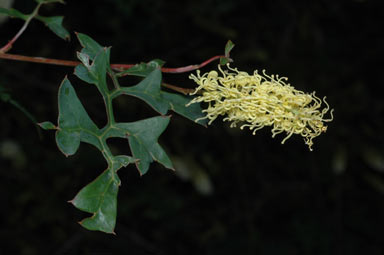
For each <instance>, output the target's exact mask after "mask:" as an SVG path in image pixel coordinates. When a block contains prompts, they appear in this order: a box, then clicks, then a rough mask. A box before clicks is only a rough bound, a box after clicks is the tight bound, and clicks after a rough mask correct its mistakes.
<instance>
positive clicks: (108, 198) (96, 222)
mask: <svg viewBox="0 0 384 255" xmlns="http://www.w3.org/2000/svg"><path fill="white" fill-rule="evenodd" d="M119 186H120V179H119V177H118V176H117V174H116V172H115V170H114V169H112V168H111V167H110V168H108V169H107V170H105V171H104V172H103V173H102V174H101V175H100V176H99V177H97V178H96V180H94V181H93V182H91V183H90V184H88V185H87V186H85V187H84V188H83V189H82V190H80V192H79V193H78V194H77V195H76V196H75V198H74V199H73V200H72V201H70V202H71V203H72V204H73V205H74V206H75V207H76V208H78V209H80V210H82V211H85V212H88V213H93V216H92V217H89V218H86V219H84V220H82V221H81V222H80V224H81V225H82V226H83V227H85V228H86V229H89V230H99V231H103V232H106V233H114V232H113V231H114V228H115V225H116V212H117V192H118V189H119Z"/></svg>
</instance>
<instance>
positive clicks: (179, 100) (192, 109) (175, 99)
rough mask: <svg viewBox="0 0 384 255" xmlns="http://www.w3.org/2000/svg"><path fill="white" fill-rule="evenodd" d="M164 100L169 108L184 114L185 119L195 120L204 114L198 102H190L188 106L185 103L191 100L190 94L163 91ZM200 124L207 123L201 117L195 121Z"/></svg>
mask: <svg viewBox="0 0 384 255" xmlns="http://www.w3.org/2000/svg"><path fill="white" fill-rule="evenodd" d="M162 95H163V98H164V100H166V101H167V102H168V104H169V108H170V109H171V110H172V111H174V112H177V113H178V114H180V115H182V116H184V117H185V118H187V119H190V120H192V121H195V120H197V119H199V118H203V117H204V116H205V114H203V112H202V109H201V106H200V104H192V105H190V106H188V107H186V106H185V105H186V104H188V103H189V102H190V101H191V100H192V97H191V96H184V95H180V94H173V93H168V92H165V91H163V92H162ZM197 123H198V124H200V125H203V126H206V124H207V123H208V120H207V119H201V120H199V121H198V122H197Z"/></svg>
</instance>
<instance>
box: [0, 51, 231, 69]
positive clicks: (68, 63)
mask: <svg viewBox="0 0 384 255" xmlns="http://www.w3.org/2000/svg"><path fill="white" fill-rule="evenodd" d="M0 58H3V59H10V60H16V61H24V62H33V63H40V64H50V65H58V66H77V65H79V64H81V63H80V62H78V61H71V60H62V59H54V58H42V57H29V56H23V55H15V54H9V53H1V51H0ZM220 58H227V57H226V56H214V57H212V58H210V59H208V60H206V61H204V62H203V63H201V64H199V65H189V66H184V67H175V68H168V67H162V68H161V71H162V72H163V73H186V72H191V71H193V70H196V69H199V68H202V67H204V66H206V65H208V64H209V63H211V62H213V61H215V60H217V59H220ZM133 66H134V64H111V68H112V69H114V70H117V71H123V70H126V69H129V68H131V67H133Z"/></svg>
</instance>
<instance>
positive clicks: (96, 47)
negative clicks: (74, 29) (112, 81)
mask: <svg viewBox="0 0 384 255" xmlns="http://www.w3.org/2000/svg"><path fill="white" fill-rule="evenodd" d="M76 35H77V39H78V40H79V42H80V44H81V46H83V49H82V51H81V52H82V53H84V54H87V55H88V56H89V57H90V59H91V60H93V59H94V58H95V57H96V55H97V54H98V53H99V52H100V51H101V50H102V49H103V48H104V47H103V46H101V45H100V44H98V43H97V42H96V41H95V40H93V39H92V38H91V37H89V36H88V35H86V34H82V33H76ZM108 59H109V58H108Z"/></svg>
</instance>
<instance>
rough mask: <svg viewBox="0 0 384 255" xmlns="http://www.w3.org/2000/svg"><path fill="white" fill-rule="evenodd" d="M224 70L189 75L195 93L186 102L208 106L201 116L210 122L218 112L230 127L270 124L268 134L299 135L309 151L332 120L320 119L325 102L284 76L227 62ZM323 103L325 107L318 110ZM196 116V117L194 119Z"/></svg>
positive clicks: (326, 108)
mask: <svg viewBox="0 0 384 255" xmlns="http://www.w3.org/2000/svg"><path fill="white" fill-rule="evenodd" d="M227 68H228V70H222V69H221V67H220V65H219V71H220V73H221V75H219V73H218V72H216V71H210V72H209V73H205V74H203V75H200V71H199V70H198V71H197V75H194V74H191V75H190V76H189V78H190V79H192V80H194V81H195V82H196V83H197V84H198V87H197V88H196V89H195V91H194V92H193V93H191V95H194V94H196V93H198V92H199V95H198V96H197V97H195V98H194V99H193V100H192V101H191V102H189V103H188V104H187V106H188V105H190V104H193V103H199V102H207V103H208V108H207V109H205V110H203V112H205V113H206V114H207V115H206V116H205V117H203V118H201V119H206V118H207V119H209V123H208V124H211V123H212V122H213V121H214V120H215V119H216V118H217V117H218V116H219V115H226V117H225V118H224V119H223V120H224V121H231V122H232V123H231V127H236V125H237V124H238V123H239V122H240V123H242V124H241V126H240V129H243V128H244V127H248V128H249V129H251V130H253V134H255V133H256V131H257V130H259V129H261V128H263V127H265V126H273V128H272V137H275V136H276V135H277V134H280V133H282V132H285V133H286V134H287V136H286V137H285V138H284V139H283V141H282V142H281V143H282V144H284V142H285V141H286V140H287V139H288V138H290V137H291V136H292V134H300V135H301V136H303V138H304V141H305V143H306V144H307V145H308V146H309V149H310V150H311V151H312V145H313V141H312V140H313V138H315V137H317V136H319V135H320V134H321V133H322V132H325V131H326V130H327V126H325V125H324V122H329V121H332V120H333V115H332V113H333V109H332V110H331V111H330V115H331V117H330V118H329V119H326V118H324V115H325V114H326V113H327V112H328V111H329V105H328V103H327V102H326V101H325V97H324V98H323V100H321V99H320V98H318V97H317V96H315V92H313V93H311V94H307V93H304V92H302V91H299V90H296V89H295V88H294V87H292V86H290V85H289V83H286V81H287V80H288V79H287V78H285V77H279V76H277V75H276V76H274V75H271V76H269V75H267V74H266V73H265V70H263V71H262V74H259V73H258V72H257V71H255V72H254V73H253V75H250V74H248V73H246V72H241V71H238V70H237V69H236V68H235V69H234V68H231V67H230V66H229V64H227ZM323 102H324V104H325V108H323V109H321V104H322V103H323ZM198 120H200V119H197V120H196V121H198Z"/></svg>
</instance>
